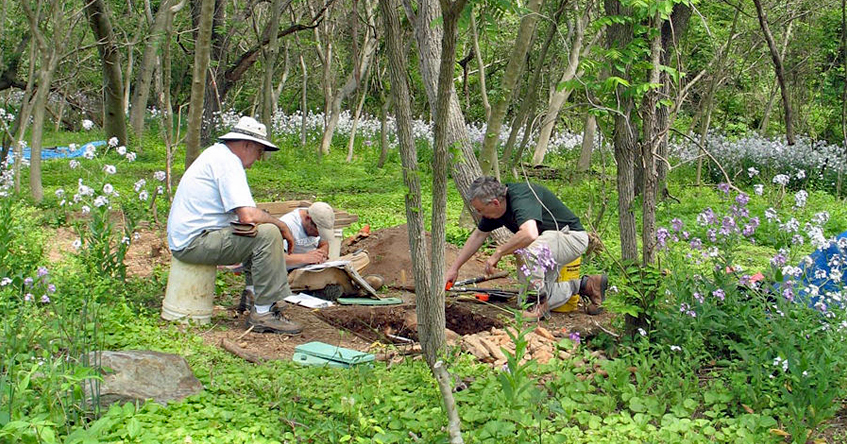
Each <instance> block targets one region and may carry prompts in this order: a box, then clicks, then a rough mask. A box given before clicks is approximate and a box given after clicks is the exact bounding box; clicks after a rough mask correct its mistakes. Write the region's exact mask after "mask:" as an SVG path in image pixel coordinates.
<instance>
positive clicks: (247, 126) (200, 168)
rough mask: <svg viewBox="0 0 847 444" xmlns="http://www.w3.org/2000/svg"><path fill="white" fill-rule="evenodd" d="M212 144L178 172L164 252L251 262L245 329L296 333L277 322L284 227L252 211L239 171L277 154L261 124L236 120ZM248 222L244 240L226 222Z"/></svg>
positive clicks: (214, 261)
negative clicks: (268, 154)
mask: <svg viewBox="0 0 847 444" xmlns="http://www.w3.org/2000/svg"><path fill="white" fill-rule="evenodd" d="M218 139H219V142H218V143H215V144H214V145H212V146H210V147H209V148H206V149H205V150H204V151H203V152H202V153H201V154H200V156H199V157H198V158H197V160H195V161H194V163H192V164H191V166H190V167H189V168H188V169H187V170H186V171H185V174H184V175H183V176H182V179H181V180H180V182H179V186H178V187H177V190H176V194H175V195H174V201H173V204H172V205H171V212H170V214H169V215H168V246H169V247H170V249H171V252H172V253H173V256H174V257H175V258H177V259H179V260H181V261H183V262H187V263H194V264H209V265H230V264H236V263H239V262H245V261H247V260H251V261H252V264H253V281H254V282H253V283H254V286H255V293H256V304H255V306H254V307H253V308H252V309H251V311H250V314H249V316H248V317H247V325H248V326H252V327H253V330H254V331H256V332H273V333H285V334H296V333H299V332H300V331H302V330H303V328H302V327H301V326H300V325H299V324H298V323H296V322H294V321H291V320H289V319H288V318H287V317H285V316H284V315H283V314H282V313H281V311H280V309H281V305H282V304H276V302H279V301H282V300H283V299H284V298H285V297H286V296H288V295H290V294H291V289H290V288H289V284H288V273H287V272H286V266H285V252H284V250H283V236H282V233H283V231H284V230H287V226H286V225H285V223H284V222H282V221H280V220H279V219H277V218H275V217H273V216H271V215H269V214H268V213H266V212H264V211H262V210H260V209H258V208H256V202H255V201H254V200H253V195H252V193H251V192H250V187H249V185H248V184H247V175H246V173H245V169H247V168H250V167H251V166H252V165H253V163H254V162H255V161H256V160H258V159H259V158H261V157H262V154H263V153H264V152H265V151H278V150H279V148H277V146H276V145H274V144H273V143H271V142H270V141H269V140H268V137H267V130H266V129H265V125H263V124H261V123H259V122H258V121H256V119H253V118H252V117H242V118H241V119H240V120H239V121H238V123H237V124H236V125H235V126H234V127H233V128H232V130H231V131H230V132H228V133H226V134H224V135H223V136H220V137H219V138H218ZM236 221H237V222H241V223H243V224H255V226H256V229H255V230H249V232H248V234H247V235H245V234H243V233H239V231H238V230H236V229H235V228H234V227H233V226H232V223H233V222H236Z"/></svg>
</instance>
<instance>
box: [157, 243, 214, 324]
mask: <svg viewBox="0 0 847 444" xmlns="http://www.w3.org/2000/svg"><path fill="white" fill-rule="evenodd" d="M216 272H217V267H216V266H214V265H197V264H189V263H186V262H182V261H180V260H179V259H177V258H175V257H172V258H171V271H170V274H168V288H167V290H166V291H165V299H164V300H163V301H162V318H163V319H166V320H168V321H176V320H180V321H187V320H189V319H192V320H194V321H196V322H198V323H200V324H208V323H209V322H210V320H211V319H212V309H213V308H214V302H215V273H216Z"/></svg>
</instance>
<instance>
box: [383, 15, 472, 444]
mask: <svg viewBox="0 0 847 444" xmlns="http://www.w3.org/2000/svg"><path fill="white" fill-rule="evenodd" d="M380 4H381V6H382V15H383V19H384V22H385V29H386V47H387V52H388V59H389V71H390V74H391V85H392V88H391V91H392V94H393V96H394V103H395V104H396V106H395V114H396V117H397V135H398V139H399V141H400V155H401V161H402V163H403V181H404V183H405V184H406V187H407V193H406V219H407V221H408V228H409V246H410V252H411V257H412V264H413V267H414V274H415V282H416V285H415V287H416V300H417V302H418V307H417V312H418V318H419V320H421V321H423V322H419V323H418V330H419V336H420V337H421V344H422V347H423V349H424V350H425V356H426V357H427V362H430V361H432V364H431V367H430V368H431V369H432V370H433V374H434V375H435V376H436V378H438V377H439V376H441V377H442V379H439V386H440V387H441V388H442V390H441V394H442V397H443V398H444V405H445V408H446V410H447V416H448V430H449V435H450V442H451V444H461V443H463V440H462V435H461V428H460V424H461V423H460V420H459V415H458V412H457V411H456V406H455V401H454V399H453V394H452V391H451V390H449V389H446V390H445V385H447V383H445V382H444V381H443V377H444V374H445V372H444V371H442V370H441V366H440V365H438V363H437V362H436V360H435V359H434V358H431V357H430V354H429V353H431V352H433V351H435V352H437V351H440V350H441V349H443V347H444V326H445V320H444V305H443V304H444V293H443V290H441V288H443V287H442V285H443V284H442V283H441V282H438V283H437V284H436V281H435V279H439V278H440V279H443V278H444V271H443V268H444V250H443V241H444V239H443V238H442V239H441V241H442V244H441V248H438V247H437V242H438V241H437V240H436V236H438V235H442V236H443V234H444V233H443V230H444V219H443V216H442V217H441V218H437V217H436V216H435V214H436V207H438V206H439V205H441V206H446V174H447V164H446V160H447V159H446V157H447V156H446V153H441V154H442V156H443V157H444V159H443V162H439V161H438V160H435V162H434V163H435V164H436V165H434V169H435V170H436V171H438V173H440V174H441V176H442V177H441V179H440V180H439V179H438V178H437V177H435V174H436V173H434V174H433V176H434V178H433V182H434V183H433V189H435V188H442V187H443V189H442V190H441V192H443V193H444V198H443V199H442V201H441V202H438V203H436V201H435V200H434V208H433V220H432V222H433V228H436V227H437V224H438V222H439V221H440V226H441V230H440V234H436V233H435V231H434V232H433V236H432V262H431V264H432V265H433V267H434V268H433V269H430V268H429V267H430V262H428V261H427V254H426V242H425V240H426V238H425V236H424V233H425V231H424V230H425V227H424V224H423V205H422V202H421V185H420V179H419V175H418V174H417V171H418V170H417V152H416V148H415V141H414V139H413V137H412V113H411V107H410V103H411V100H410V96H409V87H408V85H407V84H406V70H407V67H408V64H407V63H406V60H405V59H406V56H405V53H404V52H403V49H402V48H403V45H402V42H401V41H400V19H399V17H398V16H397V3H396V0H382V1H381V2H380ZM446 21H447V20H445V22H446ZM450 54H451V58H452V53H450ZM451 68H452V66H451ZM451 82H452V79H451ZM451 84H452V83H451ZM445 98H447V97H445ZM442 118H443V119H444V120H446V112H445V113H444V115H443V116H442ZM439 182H440V184H439ZM433 194H435V191H433ZM433 198H435V195H433ZM440 209H441V210H443V209H444V208H443V207H442V208H440ZM439 268H440V271H439ZM430 272H432V273H430ZM430 274H431V276H430ZM428 278H431V279H432V280H431V281H430V282H431V283H432V285H429V286H428V285H426V283H427V280H428ZM421 304H423V305H421ZM431 330H435V331H431ZM433 346H435V349H434V350H430V349H431V348H432V347H433ZM433 355H435V354H434V353H433ZM436 356H437V355H436Z"/></svg>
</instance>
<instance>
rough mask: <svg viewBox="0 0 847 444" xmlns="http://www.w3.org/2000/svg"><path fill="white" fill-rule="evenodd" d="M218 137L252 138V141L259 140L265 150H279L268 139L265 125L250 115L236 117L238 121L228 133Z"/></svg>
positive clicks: (221, 138) (224, 138)
mask: <svg viewBox="0 0 847 444" xmlns="http://www.w3.org/2000/svg"><path fill="white" fill-rule="evenodd" d="M218 139H220V140H252V141H253V142H259V143H261V144H262V145H264V146H265V151H279V148H277V146H276V145H274V144H272V143H271V142H270V141H269V140H268V130H267V128H265V125H263V124H261V123H259V121H258V120H256V119H254V118H252V117H242V118H240V119H238V123H236V124H235V126H234V127H232V129H231V130H230V131H229V132H228V133H226V134H224V135H223V136H220V137H218Z"/></svg>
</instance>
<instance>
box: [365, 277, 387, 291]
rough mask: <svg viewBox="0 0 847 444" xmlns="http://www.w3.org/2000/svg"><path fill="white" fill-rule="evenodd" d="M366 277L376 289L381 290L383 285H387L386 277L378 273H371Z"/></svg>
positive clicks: (366, 280) (369, 283)
mask: <svg viewBox="0 0 847 444" xmlns="http://www.w3.org/2000/svg"><path fill="white" fill-rule="evenodd" d="M364 279H365V282H367V283H368V285H370V286H371V288H373V289H374V290H379V289H380V288H382V286H383V285H385V279H383V278H382V276H380V275H378V274H369V275H367V276H365V277H364Z"/></svg>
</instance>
